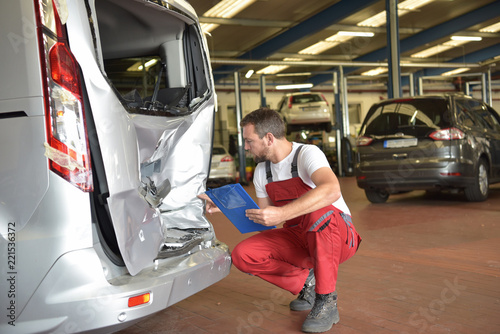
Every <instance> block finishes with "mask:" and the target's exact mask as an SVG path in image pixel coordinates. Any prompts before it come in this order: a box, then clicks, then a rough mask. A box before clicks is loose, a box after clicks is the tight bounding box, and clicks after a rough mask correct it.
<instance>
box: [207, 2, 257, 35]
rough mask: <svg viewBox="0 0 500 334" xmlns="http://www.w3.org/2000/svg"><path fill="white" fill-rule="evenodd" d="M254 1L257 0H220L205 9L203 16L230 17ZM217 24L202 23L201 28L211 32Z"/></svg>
mask: <svg viewBox="0 0 500 334" xmlns="http://www.w3.org/2000/svg"><path fill="white" fill-rule="evenodd" d="M255 1H257V0H222V1H220V2H219V3H218V4H216V5H215V6H213V7H212V8H210V9H209V10H207V11H206V12H205V13H204V14H203V16H206V17H221V18H231V17H234V16H235V15H236V14H238V13H239V12H241V11H242V10H243V9H245V8H247V7H248V6H250V5H251V4H253V3H254V2H255ZM218 26H219V25H218V24H213V23H202V24H201V29H202V30H203V31H205V32H211V31H213V30H214V29H215V28H217V27H218Z"/></svg>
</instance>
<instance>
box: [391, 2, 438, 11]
mask: <svg viewBox="0 0 500 334" xmlns="http://www.w3.org/2000/svg"><path fill="white" fill-rule="evenodd" d="M433 1H434V0H406V1H403V2H401V3H400V4H398V9H403V10H405V9H406V10H407V11H411V10H416V9H419V8H420V7H423V6H425V5H427V4H428V3H429V2H433Z"/></svg>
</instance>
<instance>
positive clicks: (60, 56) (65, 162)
mask: <svg viewBox="0 0 500 334" xmlns="http://www.w3.org/2000/svg"><path fill="white" fill-rule="evenodd" d="M35 8H36V19H37V34H38V43H39V50H40V63H41V64H42V69H41V70H42V82H43V86H44V93H43V95H44V103H45V123H46V130H47V143H46V144H45V155H46V156H47V157H48V158H49V169H50V170H51V171H52V172H54V173H56V174H57V175H59V176H61V177H62V178H63V179H65V180H66V181H68V182H69V183H71V184H73V185H74V186H76V187H78V188H79V189H81V190H83V191H87V192H89V191H93V181H92V171H91V166H90V151H89V144H88V139H87V126H86V123H85V110H84V107H83V99H82V88H81V81H80V80H81V78H80V73H79V67H78V63H77V62H76V59H75V57H74V56H73V54H72V53H71V50H70V48H69V45H68V41H67V38H66V31H65V29H64V26H63V24H62V22H61V20H60V18H59V13H58V11H57V9H56V6H55V4H54V2H53V0H35Z"/></svg>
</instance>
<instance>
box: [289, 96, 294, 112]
mask: <svg viewBox="0 0 500 334" xmlns="http://www.w3.org/2000/svg"><path fill="white" fill-rule="evenodd" d="M292 100H293V97H292V96H290V97H289V98H288V109H292Z"/></svg>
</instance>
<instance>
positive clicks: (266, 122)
mask: <svg viewBox="0 0 500 334" xmlns="http://www.w3.org/2000/svg"><path fill="white" fill-rule="evenodd" d="M249 124H253V126H255V132H256V133H257V135H258V136H259V138H264V136H265V135H266V134H267V133H272V134H273V136H274V137H275V138H278V139H281V138H284V137H285V123H284V122H283V119H281V116H280V114H278V112H276V111H275V110H272V109H269V108H259V109H257V110H254V111H252V112H251V113H249V114H247V115H246V116H245V117H243V119H242V120H241V122H240V126H241V127H244V126H245V125H249Z"/></svg>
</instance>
